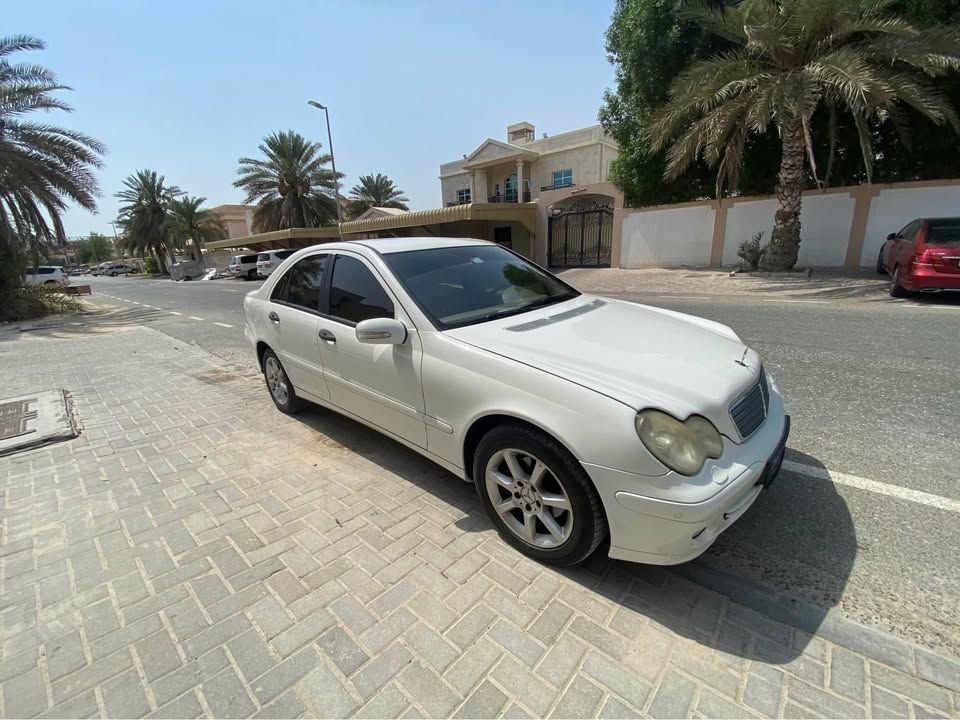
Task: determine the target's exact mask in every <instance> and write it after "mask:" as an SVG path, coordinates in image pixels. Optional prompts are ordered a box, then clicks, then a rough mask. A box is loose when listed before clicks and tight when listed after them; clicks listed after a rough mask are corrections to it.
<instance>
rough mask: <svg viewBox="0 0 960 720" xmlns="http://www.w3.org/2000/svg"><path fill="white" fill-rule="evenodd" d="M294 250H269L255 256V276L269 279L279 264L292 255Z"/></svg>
mask: <svg viewBox="0 0 960 720" xmlns="http://www.w3.org/2000/svg"><path fill="white" fill-rule="evenodd" d="M295 252H296V250H271V251H270V252H264V253H260V254H259V255H257V275H259V276H260V277H269V276H270V273H272V272H273V271H274V270H275V269H276V267H277V266H278V265H280V263H281V262H283V261H284V260H286V259H287V258H288V257H290V256H291V255H293V254H294V253H295Z"/></svg>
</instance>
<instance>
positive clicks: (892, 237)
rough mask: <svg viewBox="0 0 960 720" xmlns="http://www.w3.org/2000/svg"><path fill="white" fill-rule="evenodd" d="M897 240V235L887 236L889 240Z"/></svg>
mask: <svg viewBox="0 0 960 720" xmlns="http://www.w3.org/2000/svg"><path fill="white" fill-rule="evenodd" d="M896 239H897V234H896V233H890V234H889V235H887V240H896Z"/></svg>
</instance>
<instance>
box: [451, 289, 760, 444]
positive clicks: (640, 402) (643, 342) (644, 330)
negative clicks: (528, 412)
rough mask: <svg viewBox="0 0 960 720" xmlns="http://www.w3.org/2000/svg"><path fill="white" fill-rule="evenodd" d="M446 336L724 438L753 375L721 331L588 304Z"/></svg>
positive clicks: (682, 318)
mask: <svg viewBox="0 0 960 720" xmlns="http://www.w3.org/2000/svg"><path fill="white" fill-rule="evenodd" d="M447 333H448V335H450V336H452V337H454V338H456V339H458V340H460V341H462V342H465V343H468V344H470V345H473V346H475V347H478V348H482V349H484V350H487V351H489V352H492V353H496V354H498V355H502V356H504V357H507V358H511V359H513V360H516V361H517V362H521V363H524V364H526V365H529V366H531V367H534V368H538V369H540V370H543V371H544V372H548V373H551V374H553V375H556V376H558V377H561V378H564V379H566V380H569V381H571V382H574V383H577V384H579V385H582V386H584V387H588V388H591V389H593V390H595V391H597V392H599V393H603V394H604V395H607V396H609V397H611V398H613V399H615V400H618V401H620V402H622V403H625V404H626V405H629V406H630V407H632V408H634V409H636V410H642V409H644V408H651V407H652V408H658V409H661V410H664V411H666V412H669V413H671V414H672V415H674V416H675V417H677V418H679V419H681V420H683V419H686V418H687V417H689V416H690V415H694V414H696V415H703V416H705V417H707V418H708V419H710V420H711V421H712V422H713V423H714V424H715V425H716V426H717V428H718V429H719V430H720V431H721V432H723V433H724V434H725V435H729V436H731V437H736V434H735V430H734V429H733V428H732V425H731V420H730V416H729V412H728V410H729V407H730V403H731V402H732V401H733V400H734V399H735V398H737V396H739V395H740V394H742V393H743V392H744V391H746V390H747V389H749V388H750V387H751V386H752V385H753V384H754V383H755V382H756V381H757V378H758V377H759V374H760V358H759V356H758V355H757V353H756V352H754V351H753V350H751V349H749V348H747V347H746V346H745V345H744V344H743V342H741V340H740V338H738V337H737V335H736V333H734V332H733V330H731V329H730V328H729V327H727V326H726V325H721V324H720V323H716V322H713V321H711V320H705V319H703V318H699V317H695V316H693V315H685V314H683V313H678V312H673V311H671V310H664V309H661V308H655V307H650V306H648V305H639V304H636V303H629V302H624V301H621V300H614V299H612V298H600V297H597V296H593V295H580V296H579V297H577V298H575V299H573V300H570V301H568V302H564V303H560V304H557V305H552V306H548V307H546V308H543V309H540V310H534V311H531V312H528V313H523V314H520V315H514V316H512V317H507V318H502V319H499V320H494V321H490V322H485V323H479V324H477V325H469V326H467V327H462V328H457V329H454V330H449V331H447ZM741 361H742V363H743V364H740V363H741Z"/></svg>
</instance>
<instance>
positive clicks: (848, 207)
mask: <svg viewBox="0 0 960 720" xmlns="http://www.w3.org/2000/svg"><path fill="white" fill-rule="evenodd" d="M776 207H777V203H776V199H775V198H774V197H750V198H733V199H725V200H723V201H722V202H717V201H704V202H700V203H682V204H679V205H664V206H659V207H651V208H636V209H632V208H626V209H624V210H623V211H622V213H623V215H622V217H623V220H622V222H623V224H622V239H621V244H620V263H619V265H620V267H625V268H636V267H679V266H684V265H690V266H695V265H711V264H713V265H718V264H722V265H726V266H730V265H736V264H737V249H738V248H739V246H740V243H742V242H743V241H744V240H748V239H749V238H751V237H752V236H753V235H754V234H756V233H757V232H761V231H762V232H763V234H764V242H769V241H770V231H771V230H772V228H773V218H774V213H775V212H776ZM944 215H960V180H941V181H925V182H915V183H899V184H895V185H858V186H854V187H845V188H832V189H830V190H825V191H811V192H807V193H804V197H803V209H802V211H801V215H800V225H801V231H800V232H801V237H802V242H801V245H800V257H799V259H798V265H800V266H818V267H831V266H833V267H839V266H843V265H844V264H847V265H849V266H854V267H855V266H857V265H860V266H863V267H872V266H873V265H874V263H875V262H876V257H877V253H878V252H879V249H880V245H881V244H882V243H883V241H884V239H885V238H886V236H887V235H888V234H889V233H891V232H896V231H897V230H899V229H900V228H902V227H903V226H904V225H906V224H907V223H908V222H910V221H912V220H915V219H916V218H920V217H937V216H944ZM850 243H852V245H851V246H850V247H849V248H848V244H850Z"/></svg>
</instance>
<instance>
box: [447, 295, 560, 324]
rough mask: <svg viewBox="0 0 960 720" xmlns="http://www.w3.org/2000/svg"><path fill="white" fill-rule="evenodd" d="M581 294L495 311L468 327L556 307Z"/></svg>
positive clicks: (544, 298) (557, 296)
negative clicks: (549, 306) (530, 311)
mask: <svg viewBox="0 0 960 720" xmlns="http://www.w3.org/2000/svg"><path fill="white" fill-rule="evenodd" d="M577 295H579V293H577V294H572V293H566V294H564V295H553V296H550V297H543V298H540V299H539V300H534V301H533V302H532V303H529V304H527V305H521V306H520V307H514V308H504V309H502V310H494V311H493V312H490V313H487V314H486V315H481V316H480V317H478V318H476V319H474V320H471V321H470V322H469V323H466V324H467V325H476V324H477V323H482V322H488V321H490V320H496V319H497V318H501V317H509V316H510V315H519V314H520V313H525V312H527V311H528V310H536V309H537V308H542V307H546V306H547V305H556V304H557V303H561V302H565V301H567V300H572V299H573V298H575V297H577Z"/></svg>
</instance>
